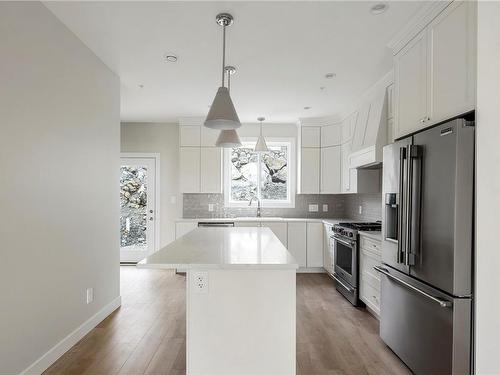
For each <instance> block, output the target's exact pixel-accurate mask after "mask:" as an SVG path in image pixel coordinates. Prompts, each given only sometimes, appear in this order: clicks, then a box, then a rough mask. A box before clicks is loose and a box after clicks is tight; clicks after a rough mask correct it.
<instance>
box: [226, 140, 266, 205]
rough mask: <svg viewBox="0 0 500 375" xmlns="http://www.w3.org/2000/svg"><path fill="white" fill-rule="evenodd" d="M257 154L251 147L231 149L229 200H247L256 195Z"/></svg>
mask: <svg viewBox="0 0 500 375" xmlns="http://www.w3.org/2000/svg"><path fill="white" fill-rule="evenodd" d="M258 160H259V158H258V155H257V154H256V153H254V152H253V149H252V148H244V147H242V148H233V149H232V151H231V200H233V201H248V200H250V198H251V197H252V196H256V195H257V177H258V176H257V173H258Z"/></svg>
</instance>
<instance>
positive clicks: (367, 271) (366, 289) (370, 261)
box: [359, 235, 382, 315]
mask: <svg viewBox="0 0 500 375" xmlns="http://www.w3.org/2000/svg"><path fill="white" fill-rule="evenodd" d="M359 248H360V257H359V258H360V259H359V270H360V277H359V279H360V290H359V295H360V298H361V300H362V301H363V302H364V303H366V305H367V306H368V307H369V308H370V309H371V310H372V311H373V312H374V313H375V314H377V315H380V275H379V274H378V272H377V271H375V270H374V269H373V267H375V266H380V265H381V263H382V246H381V242H380V241H378V240H375V239H373V238H369V237H365V236H363V235H361V236H360V242H359Z"/></svg>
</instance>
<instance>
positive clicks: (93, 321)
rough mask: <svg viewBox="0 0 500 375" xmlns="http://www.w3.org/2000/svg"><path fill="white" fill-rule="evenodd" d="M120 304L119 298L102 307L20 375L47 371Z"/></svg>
mask: <svg viewBox="0 0 500 375" xmlns="http://www.w3.org/2000/svg"><path fill="white" fill-rule="evenodd" d="M121 304H122V299H121V297H117V298H115V299H114V300H113V301H111V302H110V303H108V304H107V305H106V306H104V307H103V308H102V309H101V310H100V311H98V312H97V313H96V314H95V315H93V316H92V317H90V319H88V320H87V321H85V322H84V323H83V324H82V325H80V326H79V327H78V328H77V329H75V330H74V331H73V332H71V333H70V334H69V335H68V336H66V337H65V338H64V339H62V340H61V341H59V342H58V343H57V344H56V345H55V346H54V347H53V348H52V349H50V350H49V351H48V352H47V353H45V354H44V355H42V356H41V357H40V358H38V359H37V360H36V361H35V362H34V363H32V364H31V365H30V366H29V367H28V368H27V369H26V370H24V371H23V372H21V374H20V375H40V374H41V373H42V372H44V371H45V370H47V369H48V368H49V367H50V366H51V365H52V364H53V363H54V362H55V361H57V360H58V359H59V358H60V357H61V356H62V355H63V354H64V353H66V352H67V351H68V350H69V349H71V348H72V347H73V345H75V344H76V343H77V342H78V341H80V340H81V339H82V337H83V336H85V335H86V334H87V333H89V332H90V331H91V330H93V329H94V328H95V327H96V326H97V325H98V324H99V323H100V322H102V321H103V320H104V319H105V318H106V317H107V316H108V315H109V314H111V313H112V312H113V311H115V310H116V309H117V308H118V307H120V306H121Z"/></svg>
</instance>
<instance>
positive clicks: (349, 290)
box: [329, 273, 354, 293]
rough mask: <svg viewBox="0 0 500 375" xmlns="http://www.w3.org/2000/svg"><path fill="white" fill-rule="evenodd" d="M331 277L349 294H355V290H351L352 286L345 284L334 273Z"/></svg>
mask: <svg viewBox="0 0 500 375" xmlns="http://www.w3.org/2000/svg"><path fill="white" fill-rule="evenodd" d="M329 274H330V276H331V277H333V278H334V279H335V281H336V282H338V283H339V284H340V285H342V286H343V287H344V288H345V289H347V291H348V292H349V293H352V292H354V288H351V287H350V286H348V285H346V284H344V282H343V281H342V280H341V279H340V278H339V277H338V276H337V275H335V274H334V273H329Z"/></svg>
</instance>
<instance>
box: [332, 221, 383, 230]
mask: <svg viewBox="0 0 500 375" xmlns="http://www.w3.org/2000/svg"><path fill="white" fill-rule="evenodd" d="M338 225H339V226H341V227H344V228H350V229H356V230H362V231H380V230H381V229H382V223H381V222H367V223H339V224H338Z"/></svg>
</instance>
